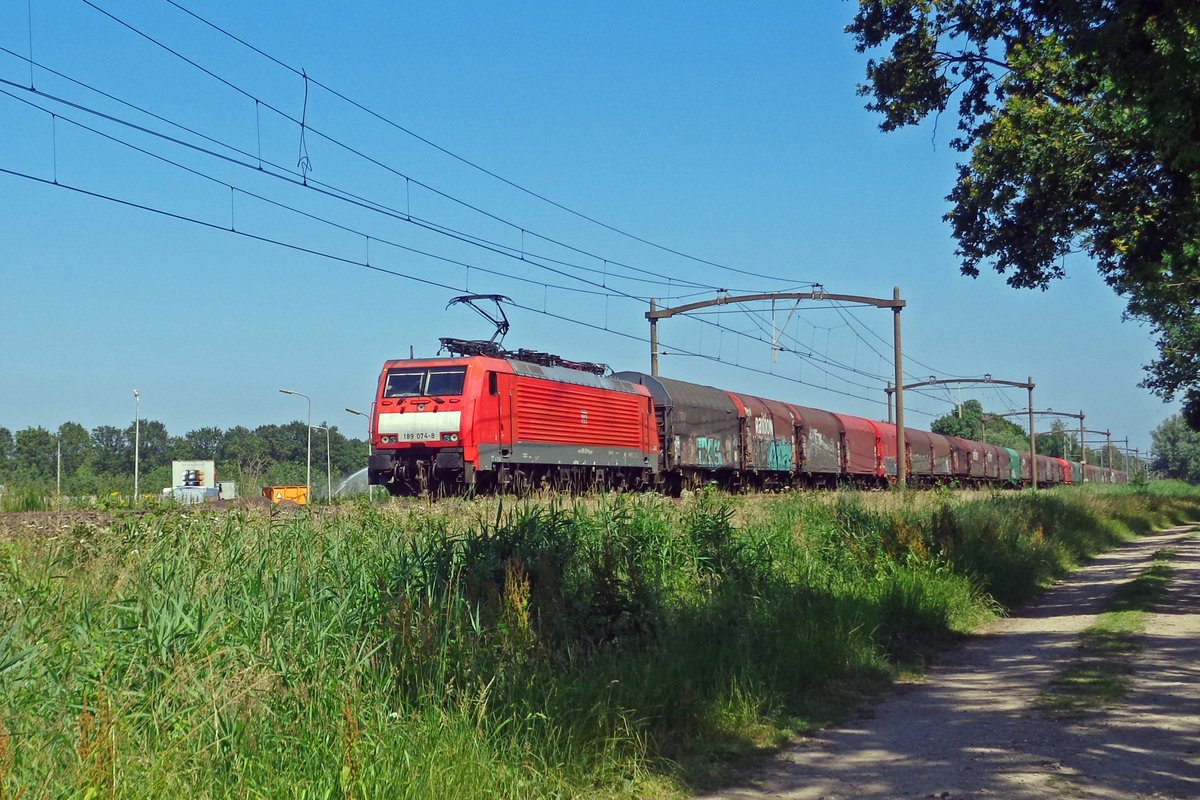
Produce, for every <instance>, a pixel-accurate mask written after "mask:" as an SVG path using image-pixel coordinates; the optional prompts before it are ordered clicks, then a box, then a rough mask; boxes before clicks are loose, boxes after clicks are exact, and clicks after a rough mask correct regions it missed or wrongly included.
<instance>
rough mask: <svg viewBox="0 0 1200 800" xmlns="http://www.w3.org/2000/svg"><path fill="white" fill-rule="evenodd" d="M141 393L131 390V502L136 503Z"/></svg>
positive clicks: (140, 430)
mask: <svg viewBox="0 0 1200 800" xmlns="http://www.w3.org/2000/svg"><path fill="white" fill-rule="evenodd" d="M141 445H142V393H141V392H139V391H138V390H137V389H134V390H133V502H135V503H136V502H137V501H138V472H139V471H140V467H141V464H140V462H139V458H140V456H141V453H142V447H141Z"/></svg>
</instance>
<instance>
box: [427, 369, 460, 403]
mask: <svg viewBox="0 0 1200 800" xmlns="http://www.w3.org/2000/svg"><path fill="white" fill-rule="evenodd" d="M466 379H467V368H466V367H456V368H454V369H431V370H429V378H428V380H427V382H426V385H425V394H428V395H436V396H438V397H445V396H446V395H452V396H454V397H458V396H459V395H461V394H462V390H463V382H464V381H466Z"/></svg>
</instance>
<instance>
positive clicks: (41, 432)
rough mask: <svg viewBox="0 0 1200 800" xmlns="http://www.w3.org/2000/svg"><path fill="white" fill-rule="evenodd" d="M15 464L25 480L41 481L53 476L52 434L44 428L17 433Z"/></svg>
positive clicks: (28, 429)
mask: <svg viewBox="0 0 1200 800" xmlns="http://www.w3.org/2000/svg"><path fill="white" fill-rule="evenodd" d="M15 441H16V459H15V460H16V463H17V468H18V469H19V470H20V473H21V475H23V476H24V477H25V478H26V479H27V480H43V479H46V478H49V477H51V476H53V474H54V434H52V433H51V432H50V431H48V430H46V429H45V428H43V427H41V426H38V427H36V428H25V429H24V430H20V431H17V435H16V438H15Z"/></svg>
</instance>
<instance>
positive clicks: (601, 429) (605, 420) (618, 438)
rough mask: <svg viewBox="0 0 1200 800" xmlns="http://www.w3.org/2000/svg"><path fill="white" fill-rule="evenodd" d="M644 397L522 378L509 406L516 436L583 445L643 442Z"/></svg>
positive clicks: (630, 444) (618, 445)
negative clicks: (510, 406)
mask: <svg viewBox="0 0 1200 800" xmlns="http://www.w3.org/2000/svg"><path fill="white" fill-rule="evenodd" d="M641 404H642V399H641V398H640V397H639V396H638V395H635V394H629V395H626V394H616V393H614V392H605V393H603V394H601V393H598V392H595V391H590V390H588V389H586V388H584V387H575V386H568V385H563V384H553V383H543V382H540V381H537V382H534V381H522V382H521V383H520V384H518V386H517V389H516V394H515V397H514V403H513V407H514V409H515V415H516V419H515V420H514V422H515V427H516V437H515V438H516V439H517V440H519V441H527V442H563V443H572V444H576V443H577V444H582V445H611V446H617V447H632V448H640V447H641V446H642V425H641V421H642V420H641V415H640V409H641Z"/></svg>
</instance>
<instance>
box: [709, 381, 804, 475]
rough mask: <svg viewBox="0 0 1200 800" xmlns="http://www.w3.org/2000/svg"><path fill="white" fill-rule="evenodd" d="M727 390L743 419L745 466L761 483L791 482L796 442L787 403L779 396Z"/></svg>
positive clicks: (743, 457) (743, 458)
mask: <svg viewBox="0 0 1200 800" xmlns="http://www.w3.org/2000/svg"><path fill="white" fill-rule="evenodd" d="M726 394H728V395H729V398H730V399H731V400H732V401H733V403H734V405H735V406H736V407H737V409H738V416H739V417H741V420H742V469H744V470H746V471H747V472H749V473H752V475H753V477H755V478H757V481H756V482H757V483H759V484H778V483H780V481H782V482H784V483H789V482H790V480H791V475H790V473H791V471H792V468H793V466H794V464H795V453H796V445H795V423H794V420H793V419H792V414H791V412H790V411H788V409H787V406H785V405H784V404H783V403H781V402H779V401H778V400H765V399H763V398H761V397H753V396H751V395H747V394H737V393H734V392H726ZM748 477H749V476H748Z"/></svg>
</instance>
